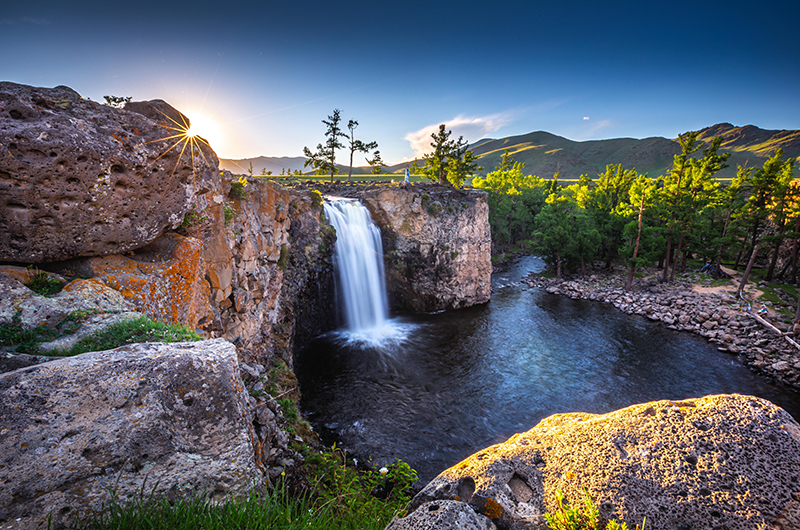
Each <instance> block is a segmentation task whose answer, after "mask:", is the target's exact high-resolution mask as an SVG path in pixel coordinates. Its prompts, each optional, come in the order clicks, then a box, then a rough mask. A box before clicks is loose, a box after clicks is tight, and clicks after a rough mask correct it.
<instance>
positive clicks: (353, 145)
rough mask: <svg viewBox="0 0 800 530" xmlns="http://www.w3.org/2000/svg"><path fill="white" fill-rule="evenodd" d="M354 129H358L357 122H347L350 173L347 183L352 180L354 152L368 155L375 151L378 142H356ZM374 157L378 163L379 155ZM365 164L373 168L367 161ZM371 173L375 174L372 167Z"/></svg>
mask: <svg viewBox="0 0 800 530" xmlns="http://www.w3.org/2000/svg"><path fill="white" fill-rule="evenodd" d="M356 127H358V122H357V121H356V120H350V121H348V122H347V129H348V130H349V131H350V136H349V137H347V139H348V140H349V141H350V145H349V149H350V171H349V173H348V174H347V180H348V181H350V179H352V177H353V155H354V154H355V153H356V152H359V153H368V152H370V151H372V150H373V149H377V148H378V142H367V143H364V142H362V141H361V140H356ZM345 136H347V135H345ZM376 157H377V158H376V160H378V161H380V158H381V156H380V153H376ZM367 163H369V165H370V166H373V164H372V163H370V162H369V161H368V162H367ZM379 164H380V162H379ZM372 171H373V172H375V168H374V166H373V169H372ZM378 173H380V171H378Z"/></svg>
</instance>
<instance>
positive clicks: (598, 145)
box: [220, 123, 800, 179]
mask: <svg viewBox="0 0 800 530" xmlns="http://www.w3.org/2000/svg"><path fill="white" fill-rule="evenodd" d="M715 136H721V137H722V139H723V140H722V152H723V153H726V152H727V153H730V154H731V156H730V158H729V159H728V165H729V167H727V168H725V169H723V170H722V171H720V172H719V173H717V177H719V178H733V177H734V176H736V167H737V166H744V165H747V166H749V167H758V166H761V165H762V164H763V163H764V160H766V159H767V158H768V157H770V156H772V155H773V154H774V153H775V150H776V149H778V148H781V149H783V151H784V155H785V156H787V157H791V158H794V159H800V131H796V130H795V131H792V130H780V131H774V130H765V129H760V128H758V127H756V126H754V125H745V126H743V127H737V126H735V125H732V124H730V123H718V124H716V125H712V126H711V127H706V128H705V129H702V130H700V131H699V135H698V138H699V140H700V141H701V142H703V143H704V144H706V145H709V144H710V143H711V140H712V139H713V138H714V137H715ZM469 148H470V149H471V150H472V151H473V152H474V153H475V154H476V155H478V157H479V159H478V163H479V164H480V165H481V166H483V167H484V170H483V171H482V172H481V173H482V174H484V175H485V174H486V173H488V172H489V171H492V170H493V169H494V168H495V167H496V166H497V165H498V164H499V163H500V158H501V156H502V155H503V151H505V150H506V149H509V150H510V151H511V155H512V157H513V158H514V160H516V161H518V162H524V163H525V169H524V172H525V174H527V175H538V176H540V177H546V178H550V177H552V176H553V175H554V174H555V173H559V176H560V177H561V178H564V179H575V178H578V177H579V176H581V175H588V176H589V177H590V178H594V177H596V176H597V175H598V174H599V173H602V172H603V171H605V167H606V165H608V164H622V165H623V166H624V167H625V168H627V169H634V168H635V169H636V170H637V171H638V172H639V173H648V174H649V175H650V176H651V177H657V176H659V175H663V174H665V173H666V171H667V169H669V167H670V166H671V165H672V160H673V157H674V156H675V155H676V154H678V153H680V146H679V145H678V142H677V139H668V138H662V137H660V136H654V137H651V138H642V139H636V138H612V139H608V140H587V141H581V142H578V141H574V140H569V139H567V138H564V137H561V136H558V135H555V134H552V133H549V132H545V131H536V132H532V133H528V134H523V135H520V136H509V137H506V138H484V139H481V140H478V141H477V142H475V143H473V144H471V145H470V147H469ZM704 148H705V146H703V147H701V149H700V152H699V153H698V154H699V156H702V150H703V149H704ZM304 161H305V158H303V157H267V156H261V157H258V158H245V159H242V160H226V159H222V158H221V159H220V168H222V169H228V170H230V171H232V172H234V173H246V172H247V169H248V168H249V167H250V162H252V164H253V172H254V173H261V169H262V168H266V170H267V171H272V172H273V173H275V174H277V173H279V172H280V171H281V169H283V168H287V169H291V170H295V169H300V170H301V171H304V172H305V171H306V170H307V169H308V168H305V169H304V168H303V162H304ZM798 161H800V160H798ZM420 163H422V161H421V160H420ZM410 164H411V163H410V162H403V163H400V164H395V165H391V166H387V168H386V172H387V173H401V172H402V171H403V170H404V169H405V168H406V167H407V166H409V165H410ZM339 167H340V173H339V175H340V176H341V174H342V172H343V173H344V175H347V170H348V168H347V167H345V166H339ZM365 173H370V168H369V167H359V168H353V174H354V175H363V174H365Z"/></svg>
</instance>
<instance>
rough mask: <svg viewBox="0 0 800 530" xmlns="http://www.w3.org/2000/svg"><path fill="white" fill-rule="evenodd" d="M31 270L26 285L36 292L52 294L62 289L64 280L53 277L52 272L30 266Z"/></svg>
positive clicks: (46, 294) (45, 294)
mask: <svg viewBox="0 0 800 530" xmlns="http://www.w3.org/2000/svg"><path fill="white" fill-rule="evenodd" d="M28 270H30V271H31V272H30V273H29V274H28V281H27V282H26V283H25V285H26V286H27V287H28V289H30V290H31V291H33V292H34V293H37V294H41V295H44V296H51V295H54V294H56V293H58V292H60V291H61V288H62V287H64V285H65V284H64V282H62V281H61V280H58V279H56V278H51V276H50V274H49V273H47V272H45V271H42V270H39V269H36V268H32V267H28Z"/></svg>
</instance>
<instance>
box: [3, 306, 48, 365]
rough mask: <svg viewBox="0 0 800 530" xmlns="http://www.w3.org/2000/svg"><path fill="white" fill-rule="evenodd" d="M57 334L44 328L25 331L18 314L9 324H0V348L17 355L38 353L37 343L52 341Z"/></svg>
mask: <svg viewBox="0 0 800 530" xmlns="http://www.w3.org/2000/svg"><path fill="white" fill-rule="evenodd" d="M57 337H58V334H57V333H56V332H54V331H53V330H50V329H47V328H45V327H41V328H33V329H25V328H24V327H23V326H22V324H21V323H20V313H17V314H15V315H14V317H13V318H12V320H11V322H9V323H5V324H0V347H2V348H3V349H13V350H14V351H17V352H19V353H29V354H32V355H35V354H37V353H39V343H40V342H47V341H51V340H54V339H56V338H57Z"/></svg>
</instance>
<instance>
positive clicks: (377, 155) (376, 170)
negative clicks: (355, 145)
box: [367, 150, 386, 175]
mask: <svg viewBox="0 0 800 530" xmlns="http://www.w3.org/2000/svg"><path fill="white" fill-rule="evenodd" d="M367 164H369V166H370V167H371V168H372V174H373V175H380V174H382V173H383V172H384V171H385V169H384V166H385V165H386V164H384V163H383V159H382V158H381V152H380V151H377V150H376V151H375V152H374V153H373V156H372V159H369V158H368V159H367Z"/></svg>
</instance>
